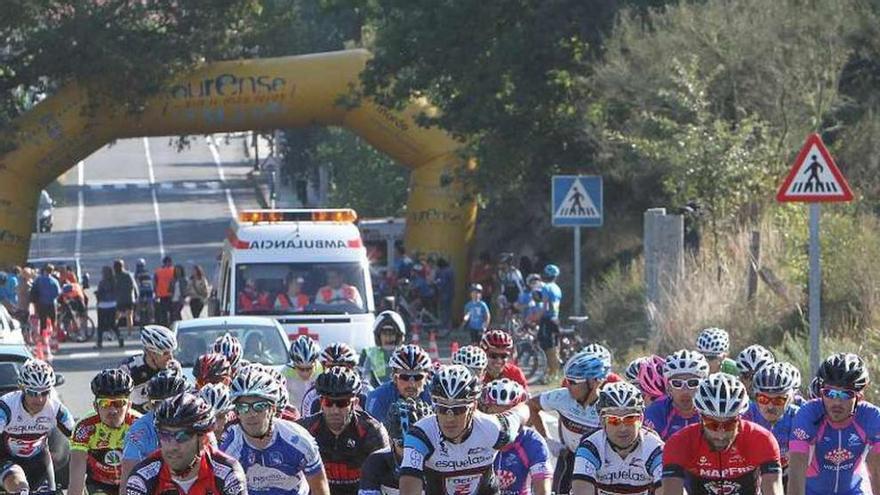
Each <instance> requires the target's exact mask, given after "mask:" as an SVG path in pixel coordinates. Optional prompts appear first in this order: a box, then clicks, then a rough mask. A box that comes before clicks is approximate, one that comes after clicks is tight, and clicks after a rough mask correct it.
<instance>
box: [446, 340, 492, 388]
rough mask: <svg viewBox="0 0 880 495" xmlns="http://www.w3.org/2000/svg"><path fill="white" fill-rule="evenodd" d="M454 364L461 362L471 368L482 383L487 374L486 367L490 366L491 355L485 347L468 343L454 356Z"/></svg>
mask: <svg viewBox="0 0 880 495" xmlns="http://www.w3.org/2000/svg"><path fill="white" fill-rule="evenodd" d="M452 364H460V365H462V366H464V367H465V368H467V369H469V370H470V371H471V373H472V374H473V375H474V376H476V377H477V378H479V379H480V382H481V383H482V381H483V378H484V377H485V375H486V367H487V366H489V357H488V356H486V351H484V350H483V349H481V348H479V347H477V346H475V345H466V346H464V347H462V348H461V349H459V350H458V352H456V353H455V354H454V355H453V356H452Z"/></svg>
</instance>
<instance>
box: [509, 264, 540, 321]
mask: <svg viewBox="0 0 880 495" xmlns="http://www.w3.org/2000/svg"><path fill="white" fill-rule="evenodd" d="M543 286H544V282H542V281H541V276H540V275H538V274H537V273H530V274H529V276H528V277H526V287H527V290H524V291H522V292H520V294H519V297H518V298H517V299H516V302H515V303H514V305H513V307H515V308H516V310H517V311H519V312H520V314H521V315H523V316H525V315H526V313H527V312H528V310H529V309H530V308H532V307H534V306H536V305H537V304H538V303H540V302H541V301H540V299H539V300H538V301H535V300H534V298H532V295H533V294H534V293H535V291H538V292H539V293H540V291H541V287H543Z"/></svg>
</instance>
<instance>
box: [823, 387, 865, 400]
mask: <svg viewBox="0 0 880 495" xmlns="http://www.w3.org/2000/svg"><path fill="white" fill-rule="evenodd" d="M858 394H859V393H858V392H856V391H855V390H838V389H836V388H823V389H822V397H825V398H826V399H838V400H852V399H854V398H855V397H856V396H857V395H858Z"/></svg>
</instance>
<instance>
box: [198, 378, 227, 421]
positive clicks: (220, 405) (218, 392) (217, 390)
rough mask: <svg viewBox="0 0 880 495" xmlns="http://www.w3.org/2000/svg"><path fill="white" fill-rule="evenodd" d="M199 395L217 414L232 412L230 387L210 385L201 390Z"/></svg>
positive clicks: (221, 384)
mask: <svg viewBox="0 0 880 495" xmlns="http://www.w3.org/2000/svg"><path fill="white" fill-rule="evenodd" d="M199 395H200V396H201V397H202V399H205V402H207V403H208V405H209V406H211V407H212V408H214V413H215V414H223V413H227V412H229V411H231V410H232V398H231V397H230V395H229V387H227V386H226V384H225V383H208V384H205V385H204V386H202V388H201V389H200V390H199Z"/></svg>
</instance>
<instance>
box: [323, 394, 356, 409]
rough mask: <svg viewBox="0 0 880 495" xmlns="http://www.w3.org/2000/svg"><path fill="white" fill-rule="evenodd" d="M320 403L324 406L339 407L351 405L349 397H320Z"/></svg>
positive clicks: (343, 407)
mask: <svg viewBox="0 0 880 495" xmlns="http://www.w3.org/2000/svg"><path fill="white" fill-rule="evenodd" d="M321 405H322V406H324V407H338V408H339V409H345V408H346V407H348V406H350V405H351V397H343V398H341V399H334V398H332V397H321Z"/></svg>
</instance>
